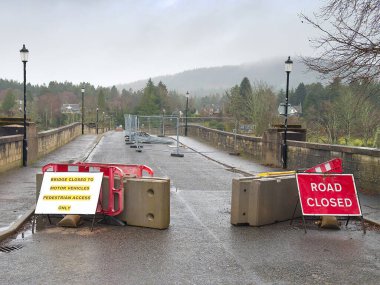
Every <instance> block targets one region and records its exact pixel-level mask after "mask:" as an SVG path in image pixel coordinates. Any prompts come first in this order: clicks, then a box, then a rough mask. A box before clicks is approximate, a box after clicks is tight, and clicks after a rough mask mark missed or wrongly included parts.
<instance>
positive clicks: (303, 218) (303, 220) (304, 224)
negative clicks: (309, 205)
mask: <svg viewBox="0 0 380 285" xmlns="http://www.w3.org/2000/svg"><path fill="white" fill-rule="evenodd" d="M302 222H303V227H304V229H305V234H306V233H307V232H306V222H305V216H304V215H302Z"/></svg>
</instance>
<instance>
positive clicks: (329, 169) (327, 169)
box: [304, 158, 343, 173]
mask: <svg viewBox="0 0 380 285" xmlns="http://www.w3.org/2000/svg"><path fill="white" fill-rule="evenodd" d="M304 172H318V173H343V166H342V160H341V159H340V158H334V159H332V160H329V161H326V162H324V163H321V164H318V165H316V166H313V167H312V168H309V169H306V170H305V171H304Z"/></svg>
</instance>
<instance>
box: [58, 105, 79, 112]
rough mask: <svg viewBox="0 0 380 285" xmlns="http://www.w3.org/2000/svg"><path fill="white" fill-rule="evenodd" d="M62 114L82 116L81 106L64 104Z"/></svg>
mask: <svg viewBox="0 0 380 285" xmlns="http://www.w3.org/2000/svg"><path fill="white" fill-rule="evenodd" d="M61 113H62V114H80V113H81V108H80V106H79V104H62V107H61Z"/></svg>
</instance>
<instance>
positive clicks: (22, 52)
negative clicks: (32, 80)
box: [20, 45, 29, 166]
mask: <svg viewBox="0 0 380 285" xmlns="http://www.w3.org/2000/svg"><path fill="white" fill-rule="evenodd" d="M20 56H21V61H22V63H23V64H24V138H23V140H22V165H23V166H27V161H28V140H27V138H26V63H27V62H28V56H29V50H27V49H26V48H25V45H22V49H21V50H20Z"/></svg>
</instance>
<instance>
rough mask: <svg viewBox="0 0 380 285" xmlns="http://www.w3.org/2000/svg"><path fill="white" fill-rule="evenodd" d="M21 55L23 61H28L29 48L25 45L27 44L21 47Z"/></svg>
mask: <svg viewBox="0 0 380 285" xmlns="http://www.w3.org/2000/svg"><path fill="white" fill-rule="evenodd" d="M20 56H21V61H22V62H28V57H29V50H28V49H27V48H26V47H25V45H22V49H20Z"/></svg>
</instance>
